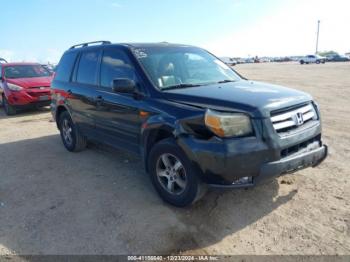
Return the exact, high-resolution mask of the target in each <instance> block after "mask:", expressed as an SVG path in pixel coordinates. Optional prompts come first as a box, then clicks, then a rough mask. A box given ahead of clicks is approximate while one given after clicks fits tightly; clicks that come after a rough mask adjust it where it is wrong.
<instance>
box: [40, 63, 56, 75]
mask: <svg viewBox="0 0 350 262" xmlns="http://www.w3.org/2000/svg"><path fill="white" fill-rule="evenodd" d="M41 66H42V67H44V68H45V69H46V70H47V71H49V72H50V74H51V75H53V74H54V72H55V66H54V65H53V64H42V65H41Z"/></svg>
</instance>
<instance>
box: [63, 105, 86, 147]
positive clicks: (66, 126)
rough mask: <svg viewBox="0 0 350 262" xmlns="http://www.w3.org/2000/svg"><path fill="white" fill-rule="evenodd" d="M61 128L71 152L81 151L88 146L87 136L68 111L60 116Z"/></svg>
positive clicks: (65, 144)
mask: <svg viewBox="0 0 350 262" xmlns="http://www.w3.org/2000/svg"><path fill="white" fill-rule="evenodd" d="M59 129H60V133H61V138H62V142H63V144H64V146H65V148H66V149H67V150H68V151H71V152H79V151H81V150H83V149H84V148H85V147H86V143H87V142H86V138H85V137H84V136H83V135H82V134H81V133H80V132H79V130H78V128H77V126H76V125H75V124H74V123H73V121H72V118H71V117H70V115H69V113H68V112H67V111H65V112H63V113H62V114H61V115H60V118H59Z"/></svg>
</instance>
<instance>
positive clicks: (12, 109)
mask: <svg viewBox="0 0 350 262" xmlns="http://www.w3.org/2000/svg"><path fill="white" fill-rule="evenodd" d="M2 105H3V107H4V110H5V113H6V115H8V116H12V115H15V114H16V113H17V110H16V107H15V106H13V105H10V104H9V102H8V101H7V99H6V96H4V95H3V96H2Z"/></svg>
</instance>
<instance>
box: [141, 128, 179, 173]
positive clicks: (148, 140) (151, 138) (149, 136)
mask: <svg viewBox="0 0 350 262" xmlns="http://www.w3.org/2000/svg"><path fill="white" fill-rule="evenodd" d="M166 138H173V139H176V135H175V129H174V127H173V126H170V125H165V124H163V125H154V126H152V127H148V128H147V129H145V130H144V131H143V136H142V147H143V150H142V151H143V152H142V155H143V161H144V166H145V169H146V172H148V161H147V160H148V155H149V152H150V151H151V149H152V147H153V145H155V144H156V143H158V142H159V141H161V140H163V139H166Z"/></svg>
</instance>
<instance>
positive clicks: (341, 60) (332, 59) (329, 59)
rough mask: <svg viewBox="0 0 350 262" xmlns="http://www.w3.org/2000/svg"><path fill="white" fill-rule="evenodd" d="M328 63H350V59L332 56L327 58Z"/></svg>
mask: <svg viewBox="0 0 350 262" xmlns="http://www.w3.org/2000/svg"><path fill="white" fill-rule="evenodd" d="M327 61H329V62H347V61H350V59H349V58H348V57H346V56H342V55H331V56H328V57H327Z"/></svg>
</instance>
